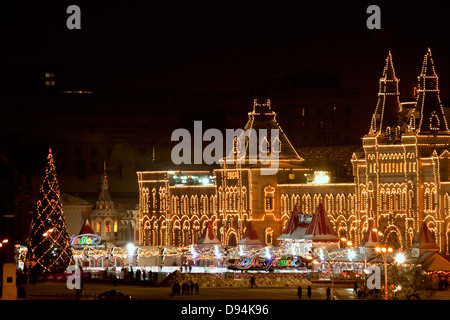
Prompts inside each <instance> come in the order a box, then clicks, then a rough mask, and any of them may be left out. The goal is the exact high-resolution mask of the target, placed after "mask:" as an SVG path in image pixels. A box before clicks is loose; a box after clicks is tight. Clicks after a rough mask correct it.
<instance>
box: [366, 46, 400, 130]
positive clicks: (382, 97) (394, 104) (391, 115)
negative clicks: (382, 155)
mask: <svg viewBox="0 0 450 320" xmlns="http://www.w3.org/2000/svg"><path fill="white" fill-rule="evenodd" d="M399 81H400V80H399V79H397V77H396V76H395V70H394V65H393V62H392V55H391V52H390V51H389V53H388V56H387V57H386V64H385V66H384V69H383V75H382V77H381V78H380V81H379V88H378V102H377V107H376V109H375V113H374V114H373V116H372V123H371V125H370V133H378V132H384V131H385V130H386V129H387V128H388V127H389V128H395V127H396V126H397V125H398V117H399V112H400V100H399V96H400V93H399V91H398V82H399Z"/></svg>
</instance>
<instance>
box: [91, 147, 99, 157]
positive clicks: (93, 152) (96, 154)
mask: <svg viewBox="0 0 450 320" xmlns="http://www.w3.org/2000/svg"><path fill="white" fill-rule="evenodd" d="M96 156H98V149H97V148H91V157H96Z"/></svg>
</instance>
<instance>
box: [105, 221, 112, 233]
mask: <svg viewBox="0 0 450 320" xmlns="http://www.w3.org/2000/svg"><path fill="white" fill-rule="evenodd" d="M105 232H106V233H107V234H108V233H110V232H111V222H110V221H106V223H105Z"/></svg>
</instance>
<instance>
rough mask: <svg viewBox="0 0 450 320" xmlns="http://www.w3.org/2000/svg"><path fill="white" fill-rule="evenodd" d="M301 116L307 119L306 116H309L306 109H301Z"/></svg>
mask: <svg viewBox="0 0 450 320" xmlns="http://www.w3.org/2000/svg"><path fill="white" fill-rule="evenodd" d="M301 115H302V117H307V116H309V109H308V107H302V109H301Z"/></svg>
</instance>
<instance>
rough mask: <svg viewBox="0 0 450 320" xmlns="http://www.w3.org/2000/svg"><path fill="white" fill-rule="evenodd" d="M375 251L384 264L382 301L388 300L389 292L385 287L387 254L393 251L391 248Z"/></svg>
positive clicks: (380, 248)
mask: <svg viewBox="0 0 450 320" xmlns="http://www.w3.org/2000/svg"><path fill="white" fill-rule="evenodd" d="M375 251H376V252H378V253H379V254H381V257H382V258H383V262H384V300H388V298H389V292H388V286H387V254H388V253H391V252H392V251H393V249H392V248H391V247H376V248H375Z"/></svg>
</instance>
